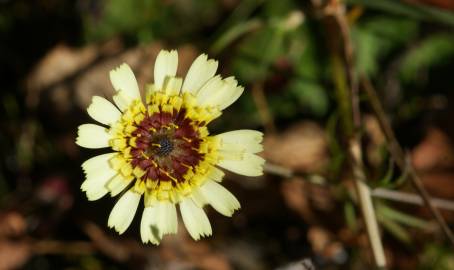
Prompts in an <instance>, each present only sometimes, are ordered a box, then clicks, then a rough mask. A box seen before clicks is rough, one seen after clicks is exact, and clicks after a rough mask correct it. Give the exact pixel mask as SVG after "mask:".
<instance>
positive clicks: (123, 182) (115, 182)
mask: <svg viewBox="0 0 454 270" xmlns="http://www.w3.org/2000/svg"><path fill="white" fill-rule="evenodd" d="M132 180H133V179H132V178H125V177H124V176H123V175H122V174H121V173H119V174H117V175H116V176H115V177H113V178H112V179H110V180H109V182H107V184H106V188H107V189H108V190H110V196H112V197H115V196H117V195H118V194H120V192H122V191H123V190H124V189H125V188H126V187H128V185H129V184H130V183H131V181H132Z"/></svg>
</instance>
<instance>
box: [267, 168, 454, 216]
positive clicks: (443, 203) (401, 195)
mask: <svg viewBox="0 0 454 270" xmlns="http://www.w3.org/2000/svg"><path fill="white" fill-rule="evenodd" d="M264 171H265V172H266V173H269V174H274V175H278V176H281V177H283V178H292V177H298V178H299V179H304V180H305V181H307V182H308V183H310V184H313V185H319V186H324V187H327V183H326V181H325V180H324V178H323V177H322V176H320V175H317V174H307V173H301V172H295V171H293V170H291V169H289V168H286V167H283V166H281V165H277V164H273V163H269V162H267V163H265V167H264ZM370 193H371V196H372V197H376V198H380V199H385V200H391V201H395V202H400V203H408V204H415V205H424V200H423V199H422V198H421V196H420V195H419V194H413V193H409V192H403V191H397V190H391V189H386V188H375V189H372V190H371V192H370ZM431 201H432V204H433V205H434V206H435V207H437V208H439V209H444V210H449V211H454V201H450V200H446V199H442V198H436V197H432V199H431Z"/></svg>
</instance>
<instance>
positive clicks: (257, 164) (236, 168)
mask: <svg viewBox="0 0 454 270" xmlns="http://www.w3.org/2000/svg"><path fill="white" fill-rule="evenodd" d="M263 164H265V160H264V159H263V158H261V157H259V156H257V155H255V154H251V153H247V152H246V153H244V154H243V156H242V159H239V160H238V159H235V160H229V159H221V160H220V161H219V162H218V164H217V165H218V166H220V167H222V168H224V169H227V170H229V171H232V172H234V173H237V174H242V175H246V176H260V175H262V174H263Z"/></svg>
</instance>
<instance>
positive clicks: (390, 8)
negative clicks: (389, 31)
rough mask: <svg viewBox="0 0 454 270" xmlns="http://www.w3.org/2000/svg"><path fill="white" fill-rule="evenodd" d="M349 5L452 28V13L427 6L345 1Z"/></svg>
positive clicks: (388, 0) (393, 0) (389, 0)
mask: <svg viewBox="0 0 454 270" xmlns="http://www.w3.org/2000/svg"><path fill="white" fill-rule="evenodd" d="M347 3H349V4H360V5H363V6H365V7H366V8H370V9H377V10H381V11H385V12H388V13H392V14H396V15H400V16H402V15H403V16H406V17H409V18H414V19H418V20H426V21H433V22H439V23H443V24H446V25H449V26H453V27H454V13H453V12H450V11H447V10H441V9H437V8H434V7H430V6H428V5H421V4H417V3H411V4H410V3H404V2H403V1H396V0H379V1H370V0H347Z"/></svg>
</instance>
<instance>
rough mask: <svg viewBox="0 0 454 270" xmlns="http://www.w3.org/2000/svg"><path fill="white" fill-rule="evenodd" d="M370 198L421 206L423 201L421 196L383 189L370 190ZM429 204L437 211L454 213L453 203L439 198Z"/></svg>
mask: <svg viewBox="0 0 454 270" xmlns="http://www.w3.org/2000/svg"><path fill="white" fill-rule="evenodd" d="M372 196H374V197H376V198H381V199H387V200H392V201H396V202H403V203H409V204H416V205H422V206H423V205H424V200H423V199H422V198H421V196H419V195H418V194H413V193H409V192H402V191H396V190H391V189H385V188H376V189H373V190H372ZM431 202H432V204H433V205H434V206H435V207H437V208H439V209H444V210H449V211H454V202H453V201H450V200H445V199H440V198H432V199H431Z"/></svg>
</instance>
